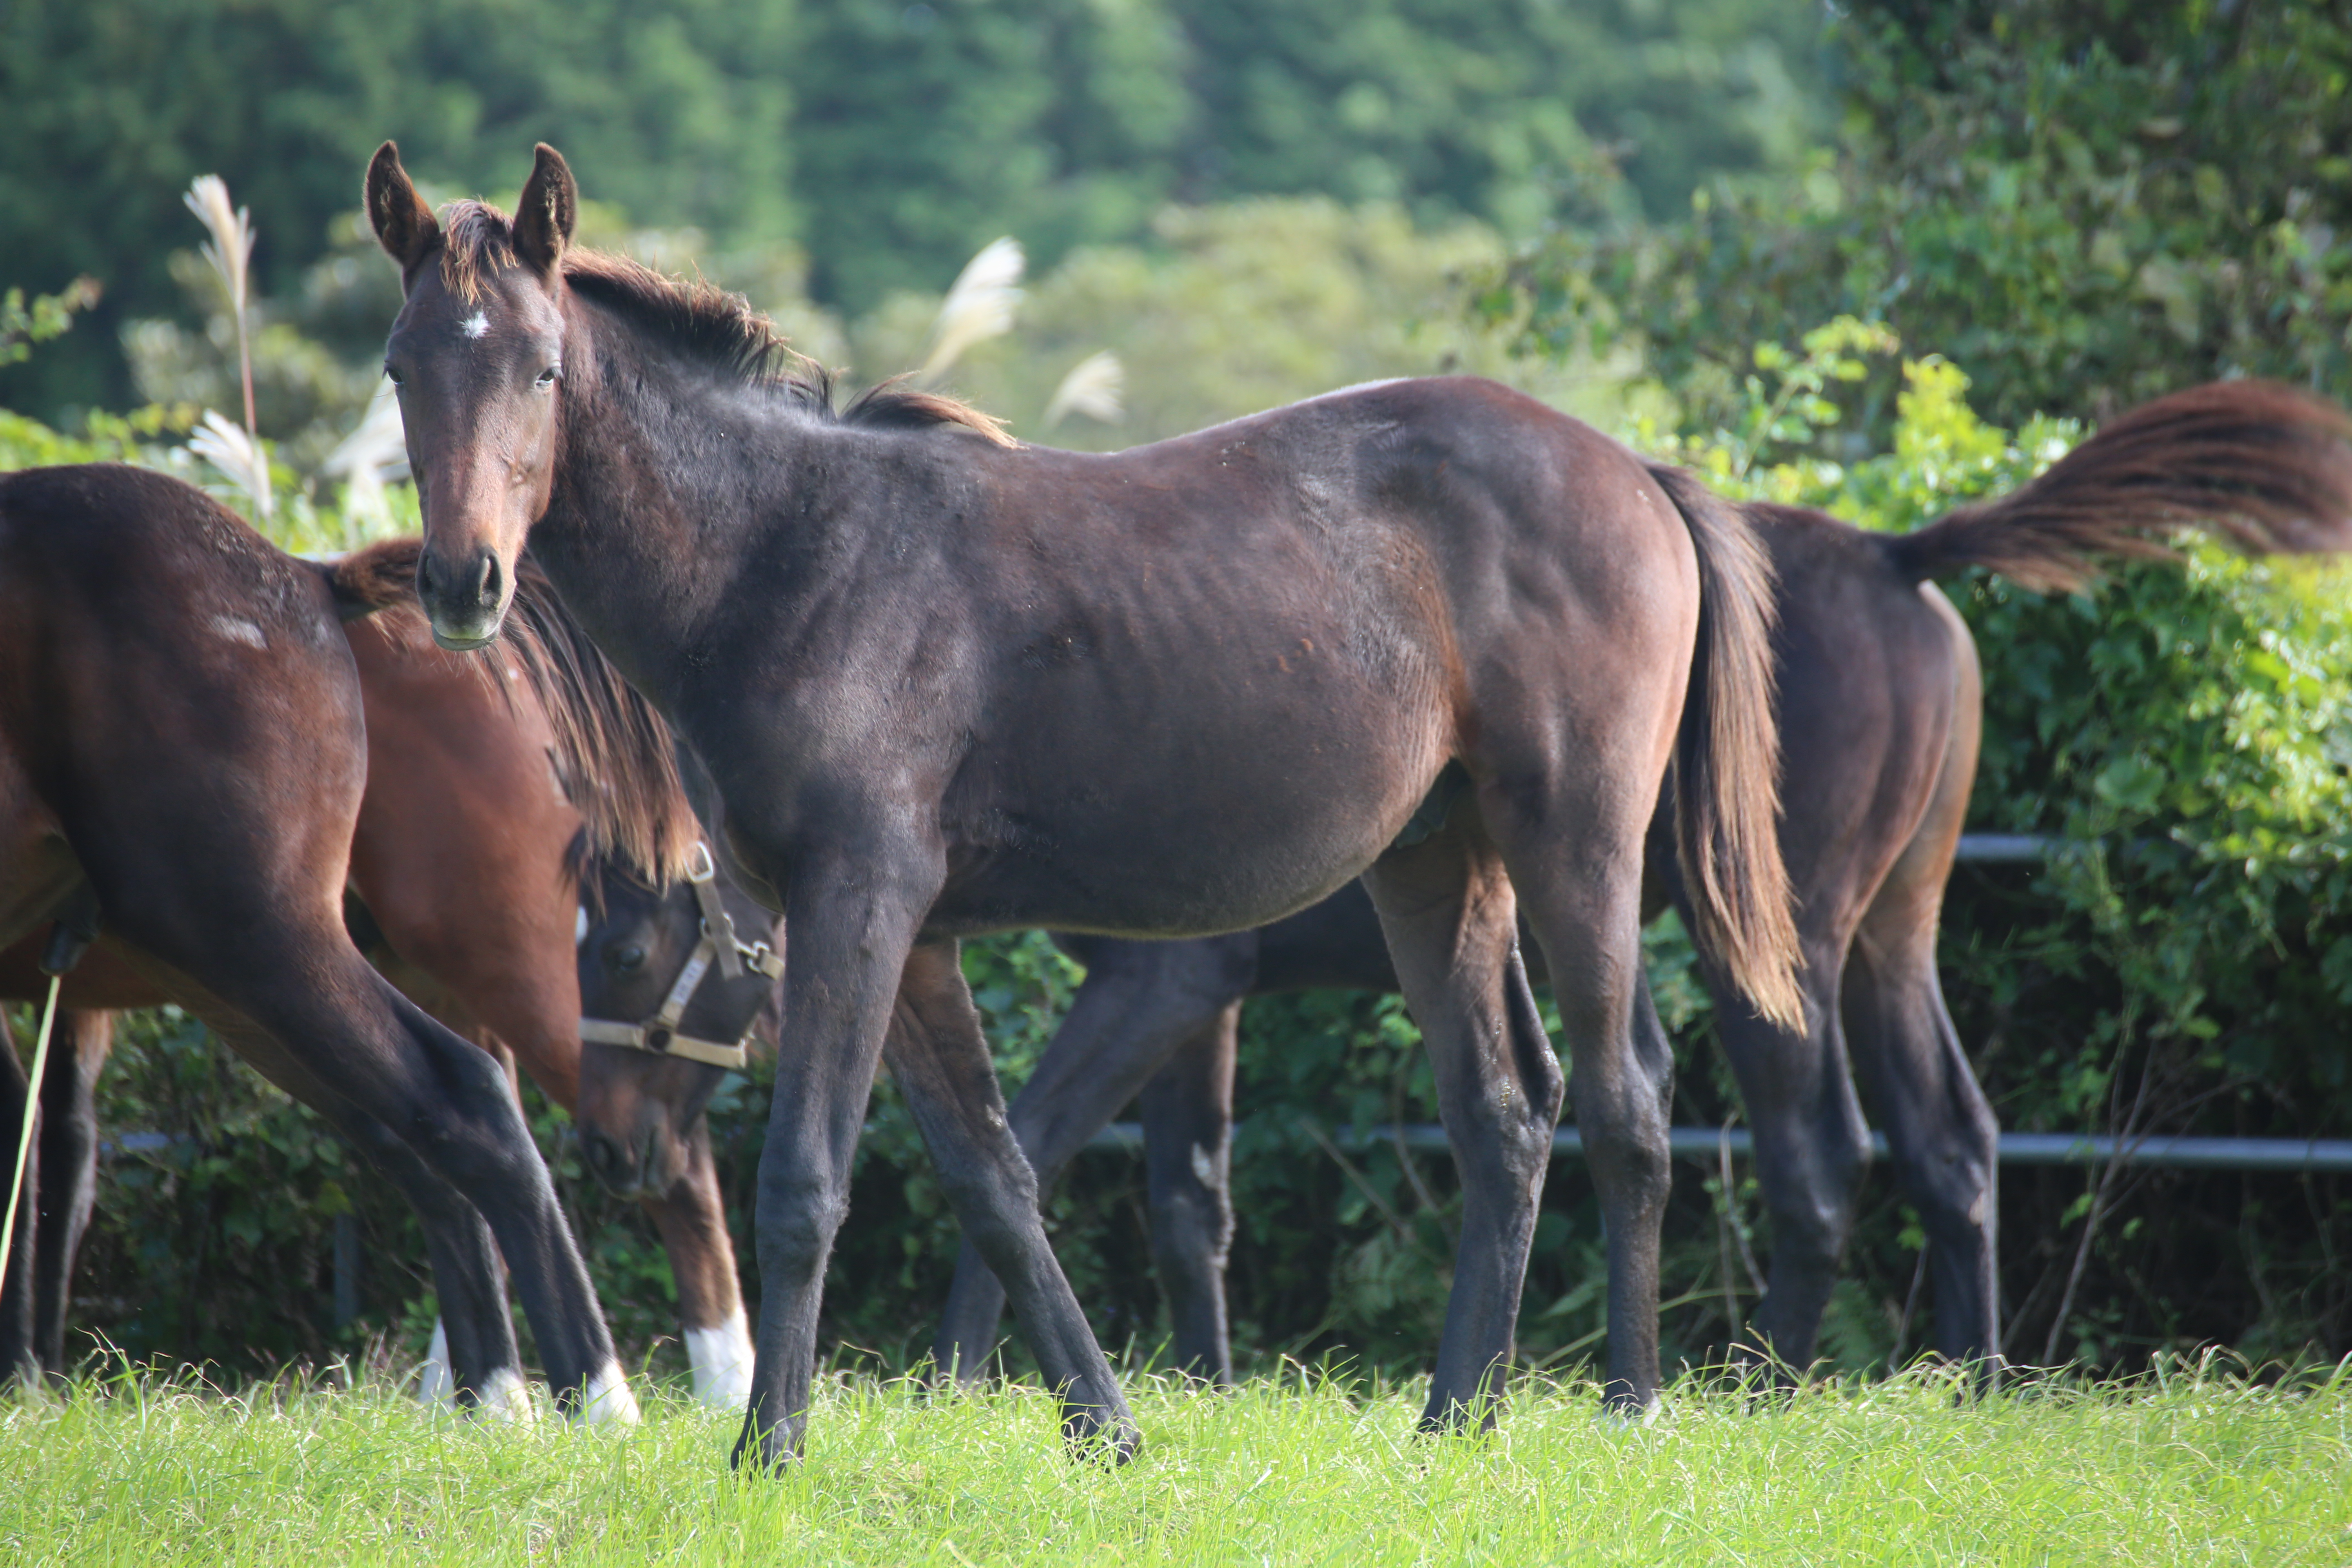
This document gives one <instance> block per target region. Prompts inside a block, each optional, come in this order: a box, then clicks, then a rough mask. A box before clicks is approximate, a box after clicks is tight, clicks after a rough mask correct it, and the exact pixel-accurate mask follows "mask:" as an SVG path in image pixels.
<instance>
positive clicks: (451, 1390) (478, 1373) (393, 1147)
mask: <svg viewBox="0 0 2352 1568" xmlns="http://www.w3.org/2000/svg"><path fill="white" fill-rule="evenodd" d="M205 1017H206V1020H207V1021H208V1022H209V1023H211V1024H212V1026H213V1027H214V1029H215V1032H216V1033H218V1034H219V1035H220V1037H222V1039H224V1040H226V1042H227V1043H228V1044H229V1046H230V1047H231V1048H232V1049H234V1050H235V1051H236V1053H237V1055H239V1056H240V1057H243V1058H245V1059H246V1061H247V1062H248V1063H250V1064H251V1065H252V1067H253V1068H254V1069H255V1070H256V1071H257V1072H259V1073H260V1074H261V1075H262V1076H263V1077H264V1078H267V1079H269V1080H270V1081H271V1082H272V1083H275V1084H276V1085H278V1087H279V1088H280V1089H284V1090H286V1092H287V1093H289V1094H290V1095H292V1096H294V1098H295V1099H297V1100H300V1101H301V1102H302V1103H303V1104H305V1105H308V1106H310V1108H311V1109H312V1110H316V1111H318V1112H319V1114H320V1115H321V1116H323V1117H325V1118H326V1120H327V1121H328V1122H329V1124H330V1125H331V1126H332V1127H333V1128H334V1129H335V1131H337V1132H339V1133H341V1135H342V1137H343V1140H344V1141H345V1142H348V1143H350V1144H351V1146H352V1149H353V1150H355V1151H356V1152H358V1154H359V1156H360V1158H361V1159H362V1161H363V1162H364V1163H366V1164H367V1165H368V1166H369V1167H370V1168H371V1169H373V1171H375V1172H376V1173H378V1174H379V1175H381V1176H383V1178H384V1179H385V1180H386V1181H388V1182H390V1183H391V1184H393V1185H394V1187H395V1188H396V1189H398V1190H399V1192H400V1194H401V1195H402V1196H404V1197H405V1198H406V1199H407V1200H408V1202H409V1205H410V1206H411V1207H412V1208H414V1209H415V1211H416V1218H417V1225H418V1227H419V1228H420V1229H421V1230H422V1231H423V1232H424V1234H425V1256H426V1258H427V1260H428V1261H429V1262H430V1264H431V1265H432V1268H433V1288H434V1293H435V1295H436V1297H437V1298H438V1299H439V1301H440V1308H441V1312H440V1321H438V1322H437V1323H436V1325H435V1330H436V1332H435V1351H434V1355H435V1357H436V1359H437V1363H438V1370H437V1372H436V1370H435V1368H434V1367H433V1366H428V1367H427V1368H426V1372H425V1383H424V1385H423V1386H422V1387H421V1388H420V1389H419V1391H418V1392H419V1393H420V1394H421V1395H422V1396H423V1397H425V1399H426V1400H428V1401H431V1402H436V1403H446V1404H450V1405H456V1406H457V1407H458V1408H460V1409H472V1408H479V1409H483V1410H486V1411H488V1412H490V1413H492V1414H499V1415H523V1414H527V1413H528V1411H529V1408H530V1405H529V1398H528V1391H527V1390H526V1389H525V1387H524V1384H523V1380H522V1353H521V1351H520V1348H519V1347H518V1346H517V1344H516V1342H515V1334H514V1320H513V1318H512V1316H511V1315H510V1314H509V1312H508V1310H507V1294H506V1273H505V1270H504V1268H501V1267H500V1264H499V1254H498V1248H497V1247H496V1245H495V1244H494V1243H493V1241H492V1240H491V1237H490V1232H489V1228H488V1226H486V1225H485V1224H484V1223H483V1220H482V1216H481V1214H480V1212H479V1211H478V1210H477V1209H476V1208H475V1206H474V1205H472V1204H470V1203H468V1202H467V1200H466V1198H465V1197H464V1195H463V1194H460V1193H459V1192H458V1191H457V1189H456V1188H455V1187H453V1186H451V1185H450V1184H448V1183H447V1182H446V1181H444V1180H442V1179H441V1177H439V1176H437V1175H436V1174H435V1173H434V1172H433V1170H432V1168H431V1167H430V1166H429V1165H427V1164H426V1163H425V1161H424V1160H423V1159H422V1158H420V1157H419V1156H418V1154H417V1152H416V1151H415V1150H414V1149H412V1148H411V1147H410V1146H409V1145H408V1143H407V1142H405V1141H404V1140H403V1139H402V1138H401V1137H400V1135H399V1134H398V1133H396V1132H394V1131H393V1130H392V1129H391V1128H390V1127H388V1126H386V1125H385V1124H384V1123H383V1121H381V1120H380V1119H379V1118H377V1117H376V1116H374V1115H373V1114H371V1113H370V1112H369V1111H368V1110H364V1109H362V1107H360V1106H359V1105H357V1104H354V1103H353V1102H352V1100H349V1099H348V1098H346V1097H345V1096H343V1095H342V1094H341V1093H338V1092H337V1091H336V1090H335V1089H331V1088H330V1087H329V1086H328V1085H327V1083H326V1082H325V1081H324V1080H323V1079H321V1078H320V1076H319V1075H318V1074H317V1073H315V1072H314V1071H312V1070H311V1068H310V1065H309V1064H308V1063H307V1061H306V1060H305V1059H304V1058H302V1057H299V1056H297V1055H296V1054H295V1053H293V1052H290V1051H288V1050H287V1049H285V1048H284V1047H281V1046H280V1045H279V1044H278V1041H276V1040H275V1039H273V1038H271V1037H269V1036H268V1035H267V1034H266V1033H264V1032H263V1031H261V1030H260V1029H258V1028H257V1027H255V1026H254V1025H253V1024H252V1023H251V1022H250V1021H248V1020H247V1019H245V1018H243V1017H241V1016H235V1015H232V1014H229V1013H226V1012H225V1011H223V1010H221V1009H218V1008H214V1007H209V1006H207V1007H206V1008H205ZM493 1070H495V1069H493Z"/></svg>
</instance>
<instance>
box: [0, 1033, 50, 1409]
mask: <svg viewBox="0 0 2352 1568" xmlns="http://www.w3.org/2000/svg"><path fill="white" fill-rule="evenodd" d="M30 1091H31V1085H30V1084H28V1083H27V1082H26V1077H25V1064H24V1063H23V1062H21V1061H19V1060H18V1059H17V1058H16V1044H15V1042H14V1041H13V1040H11V1039H10V1038H9V1036H8V1024H7V1020H6V1019H5V1018H0V1150H5V1159H6V1161H7V1163H6V1165H5V1166H0V1182H5V1181H6V1180H8V1179H9V1177H10V1176H11V1175H13V1173H15V1171H16V1140H17V1138H18V1137H19V1135H20V1134H21V1131H22V1129H23V1127H24V1122H25V1113H26V1100H27V1098H28V1096H29V1094H30ZM40 1175H41V1172H40V1147H39V1144H38V1142H36V1143H35V1145H34V1147H33V1149H32V1150H31V1151H30V1152H29V1153H28V1154H27V1156H26V1164H25V1192H24V1195H23V1197H21V1198H20V1199H19V1200H18V1201H17V1205H16V1232H15V1235H14V1236H13V1237H11V1238H10V1240H9V1244H8V1255H7V1257H5V1258H0V1384H8V1383H13V1382H15V1381H16V1380H17V1379H19V1378H22V1379H23V1380H24V1381H26V1383H31V1382H34V1381H36V1380H37V1378H38V1377H39V1376H40V1373H41V1365H40V1358H39V1356H38V1355H37V1353H36V1346H35V1343H34V1340H33V1257H34V1249H35V1247H36V1245H37V1241H36V1237H37V1233H38V1231H39V1229H40V1201H39V1200H40ZM0 1191H5V1188H0ZM6 1201H7V1200H6V1199H5V1198H0V1203H5V1202H6Z"/></svg>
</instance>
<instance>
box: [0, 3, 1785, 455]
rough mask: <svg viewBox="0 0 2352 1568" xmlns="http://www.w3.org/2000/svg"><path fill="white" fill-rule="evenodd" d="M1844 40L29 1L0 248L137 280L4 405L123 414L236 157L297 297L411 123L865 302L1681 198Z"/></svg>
mask: <svg viewBox="0 0 2352 1568" xmlns="http://www.w3.org/2000/svg"><path fill="white" fill-rule="evenodd" d="M1816 30H1817V29H1816V26H1815V24H1814V22H1813V20H1812V18H1811V16H1810V14H1809V13H1808V12H1807V10H1806V8H1804V7H1801V6H1796V5H1788V4H1786V3H1785V0H1706V4H1704V5H1683V6H1677V7H1676V8H1675V11H1674V13H1673V15H1672V16H1669V15H1668V14H1667V13H1665V12H1664V11H1663V10H1662V9H1660V8H1659V7H1657V6H1655V5H1652V4H1644V3H1643V0H1611V3H1610V4H1607V5H1600V6H1592V5H1579V6H1563V5H1540V4H1532V3H1515V4H1512V5H1506V6H1496V5H1484V4H1472V3H1470V0H1402V3H1398V0H1384V3H1383V4H1381V5H1379V6H1377V7H1376V8H1375V9H1374V10H1373V11H1372V12H1370V13H1369V14H1368V13H1366V12H1365V11H1364V10H1363V9H1362V7H1360V6H1354V7H1349V6H1342V5H1336V4H1333V3H1332V0H1286V4H1284V5H1279V6H1274V7H1266V6H1263V5H1261V6H1242V5H1231V4H1228V3H1225V0H1120V3H1117V4H1106V3H1097V0H1047V3H1045V4H1014V3H1013V0H938V3H936V4H933V3H929V0H925V3H921V4H915V5H900V4H880V3H877V0H683V3H680V4H672V5H662V6H658V7H646V6H641V5H626V4H621V3H618V0H589V3H586V4H565V5H556V4H553V3H552V0H495V3H493V0H420V3H419V4H415V5H404V6H399V7H394V8H392V9H389V10H387V9H386V8H384V7H383V6H380V5H363V4H361V3H360V0H246V3H243V4H239V5H235V6H231V7H227V8H226V9H224V8H222V7H220V6H218V5H211V4H206V3H204V0H20V3H18V4H16V5H11V6H10V7H8V8H7V9H6V10H5V12H0V142H5V145H6V146H7V147H8V148H9V149H10V155H9V158H8V160H7V163H6V164H5V167H0V256H5V257H6V258H8V262H7V265H8V268H9V270H10V271H11V273H13V274H15V275H16V276H18V277H20V278H22V279H24V280H25V281H26V282H27V283H28V284H30V285H32V286H34V287H37V288H44V289H52V288H57V287H58V286H60V285H62V284H63V283H64V282H65V281H66V280H67V279H69V278H72V277H74V276H77V275H79V274H85V273H86V274H89V275H90V276H93V277H96V278H97V279H100V281H102V282H103V283H104V284H105V285H106V287H107V290H108V295H107V301H106V303H105V305H104V306H103V307H102V308H101V311H100V315H101V330H100V332H98V333H96V334H93V335H92V341H88V342H82V343H79V344H75V345H72V346H71V347H70V348H69V349H68V351H67V352H65V353H60V354H58V355H57V356H54V357H52V358H49V359H47V360H46V361H43V362H40V363H35V364H34V365H31V366H29V367H26V369H25V370H23V371H19V372H16V373H12V374H9V375H8V376H6V377H5V379H0V404H5V405H12V406H16V407H20V408H26V409H27V410H30V411H32V412H36V413H39V414H41V415H43V416H47V417H49V418H52V419H56V418H58V417H61V416H62V415H61V411H62V410H63V409H64V408H66V407H67V406H68V405H71V406H83V407H86V406H99V407H113V406H121V405H123V404H124V403H126V402H128V401H129V400H130V397H131V385H130V384H129V381H128V379H127V378H126V377H125V375H124V374H122V372H121V367H120V365H119V364H118V363H115V362H114V360H113V358H112V355H111V353H110V347H109V341H110V339H111V338H112V337H113V336H114V334H115V333H116V331H118V330H119V329H120V328H121V326H122V325H123V324H124V323H125V322H127V321H133V320H142V319H149V318H154V317H160V316H164V315H167V314H170V313H173V312H174V311H175V310H177V308H178V305H179V299H178V292H177V290H176V289H175V288H174V287H173V281H172V278H171V274H170V258H171V253H172V252H173V250H174V249H176V248H178V247H180V246H181V245H182V244H183V243H184V241H183V239H182V235H183V232H184V229H183V226H184V214H183V213H182V212H181V210H180V205H179V194H180V192H181V191H182V190H184V189H185V188H186V186H187V184H188V181H189V179H190V178H191V177H192V176H194V175H196V174H205V173H208V172H209V173H217V174H221V175H223V176H224V177H226V179H227V181H228V182H229V184H230V186H231V188H232V189H233V190H234V191H235V192H236V195H237V197H238V199H239V200H240V201H243V202H247V203H249V204H250V205H251V206H252V209H253V211H254V213H255V214H256V216H257V217H258V218H259V219H260V220H261V223H262V226H263V229H264V230H265V233H264V236H263V238H262V242H261V246H260V249H259V252H258V254H257V257H256V266H257V277H258V279H259V280H260V282H261V285H262V291H263V292H265V293H268V294H271V295H276V296H281V297H282V296H286V295H289V294H290V293H292V292H293V291H294V290H295V289H296V287H297V285H298V283H299V280H300V279H301V278H302V276H303V273H304V269H305V268H308V267H309V266H310V264H311V263H312V262H314V261H315V260H317V259H319V258H320V255H321V253H322V251H324V250H326V249H327V248H329V247H330V246H331V243H333V242H332V241H331V238H330V236H331V230H332V229H333V228H334V226H336V224H337V223H338V220H339V218H340V216H341V214H343V213H344V212H346V211H347V210H348V209H349V208H350V207H351V206H352V204H353V202H354V200H355V198H356V196H357V194H358V186H359V179H360V172H361V170H362V168H363V166H364V164H365V162H366V159H367V157H368V155H369V154H370V153H372V152H373V149H374V147H375V145H376V144H377V142H380V141H382V140H383V139H384V138H386V137H392V138H395V139H397V140H398V141H399V142H400V144H401V148H402V152H403V155H404V158H405V160H406V162H407V163H408V166H409V167H410V168H411V169H412V170H414V171H415V173H416V174H418V175H419V176H420V177H422V178H424V179H425V180H426V181H427V182H429V183H430V184H432V185H433V186H434V188H435V189H436V191H437V192H438V193H439V194H441V195H487V196H488V197H489V198H490V199H492V200H495V201H499V202H501V203H509V202H511V201H512V200H513V199H514V195H515V193H516V192H517V191H518V190H520V186H521V182H522V179H523V176H524V175H525V174H526V173H527V172H528V171H529V168H530V145H531V143H532V142H533V141H534V140H542V139H543V140H546V141H550V142H554V143H556V144H557V145H559V146H561V147H562V149H563V151H564V152H565V153H566V154H567V155H568V156H569V157H571V158H572V161H573V163H574V164H575V165H576V167H577V168H578V169H579V171H580V173H581V175H582V177H583V180H584V181H585V182H586V186H587V189H588V192H589V194H590V195H592V196H594V197H596V198H598V199H600V200H604V201H607V202H611V203H614V204H616V205H618V206H619V207H620V208H621V209H623V210H625V212H626V213H628V214H629V215H630V216H631V217H632V218H633V219H634V221H635V222H636V223H639V224H646V225H656V226H662V227H666V228H683V227H693V228H697V229H698V230H700V231H701V232H702V233H703V234H704V235H706V236H708V237H709V243H710V245H711V246H712V247H713V248H714V249H716V250H718V251H720V252H726V253H740V252H744V251H747V250H757V249H763V248H772V247H777V246H779V245H780V244H782V242H785V241H788V240H797V241H798V242H799V243H800V244H801V245H802V246H803V247H805V250H806V254H807V256H808V258H809V259H810V263H811V267H810V278H811V280H812V283H813V286H814V290H815V293H816V295H817V297H818V298H819V299H821V300H824V302H825V303H826V304H827V305H828V306H829V307H831V308H833V309H835V310H839V311H841V312H843V313H845V314H846V315H849V316H858V315H863V314H865V313H866V311H868V310H872V309H873V308H875V307H876V306H877V305H878V304H879V303H881V302H882V301H883V300H885V299H887V297H888V296H889V295H890V294H891V293H892V292H893V291H895V290H898V289H921V288H925V287H929V286H934V285H935V283H936V280H938V279H942V278H945V277H948V276H950V275H951V274H952V272H953V270H954V268H955V267H956V266H957V265H958V264H959V263H960V262H961V260H962V259H963V258H965V257H966V256H969V255H971V253H972V252H973V251H974V250H976V249H977V248H978V247H980V246H982V244H984V243H986V242H987V241H988V240H990V239H992V238H993V237H996V236H997V235H999V234H1003V233H1007V232H1010V233H1013V234H1016V235H1019V236H1020V237H1022V238H1023V239H1024V241H1026V242H1027V243H1028V244H1029V245H1030V247H1032V249H1033V251H1034V253H1035V254H1036V255H1037V256H1038V257H1039V258H1040V259H1042V260H1045V261H1051V260H1053V259H1055V258H1057V257H1059V256H1060V255H1061V254H1062V253H1063V252H1064V251H1065V250H1066V249H1068V248H1069V247H1074V246H1077V245H1081V244H1103V243H1111V242H1122V241H1134V240H1139V239H1141V238H1143V237H1145V235H1146V233H1147V230H1148V226H1149V224H1150V219H1151V217H1152V215H1153V214H1154V213H1156V212H1157V211H1158V210H1159V209H1160V207H1161V206H1162V205H1166V204H1167V203H1169V202H1171V201H1182V202H1189V203H1195V204H1197V203H1203V202H1210V201H1223V200H1230V199H1234V198H1236V197H1241V196H1247V195H1258V194H1291V195H1300V194H1328V195H1336V196H1338V197H1339V198H1340V199H1342V200H1344V201H1347V202H1349V203H1350V204H1356V203H1361V202H1367V201H1375V200H1377V201H1391V202H1396V203H1401V204H1402V205H1404V206H1406V207H1407V208H1408V210H1410V211H1411V212H1412V213H1413V215H1414V216H1415V217H1416V219H1417V220H1419V221H1422V222H1424V223H1432V224H1438V223H1444V222H1447V221H1451V220H1454V219H1456V218H1460V217H1465V216H1470V217H1477V218H1482V219H1484V220H1486V221H1487V222H1490V223H1494V224H1498V225H1500V226H1503V227H1505V228H1506V229H1507V230H1509V231H1510V232H1512V233H1513V234H1525V233H1528V232H1532V231H1533V230H1534V229H1535V228H1536V227H1537V226H1539V225H1540V224H1541V223H1542V222H1544V221H1545V220H1546V219H1548V218H1549V217H1550V216H1553V215H1554V214H1555V213H1557V212H1559V211H1562V210H1570V209H1578V208H1581V207H1585V206H1591V205H1601V206H1609V205H1614V206H1617V207H1631V206H1634V205H1647V206H1649V207H1651V208H1653V209H1655V210H1671V209H1672V208H1673V207H1675V206H1676V205H1679V203H1680V202H1681V201H1682V199H1683V197H1684V195H1685V193H1686V192H1687V191H1688V189H1689V188H1690V186H1691V185H1692V184H1694V183H1695V182H1696V181H1697V180H1699V179H1700V178H1703V177H1704V176H1705V175H1706V174H1707V173H1708V172H1709V171H1712V170H1716V169H1758V168H1779V167H1785V166H1788V165H1789V164H1790V163H1792V161H1793V160H1794V159H1795V158H1796V157H1797V155H1798V154H1799V153H1801V150H1802V148H1803V146H1805V145H1806V144H1808V143H1810V142H1811V141H1812V140H1813V139H1814V137H1815V135H1816V133H1817V131H1818V125H1817V120H1818V115H1817V111H1815V110H1813V109H1812V108H1811V93H1810V92H1809V90H1808V89H1809V88H1810V87H1811V83H1812V80H1813V78H1814V76H1815V74H1816V73H1815V66H1814V49H1813V47H1812V38H1813V37H1814V34H1815V32H1816ZM1618 163H1622V165H1623V168H1624V170H1625V171H1626V173H1625V174H1623V175H1621V174H1619V173H1618V172H1617V167H1616V165H1617V164H1618ZM1628 179H1630V181H1631V183H1630V184H1628V183H1627V182H1628ZM1569 192H1573V193H1574V194H1573V195H1572V196H1568V197H1564V195H1563V193H1569ZM382 330H383V321H377V322H376V323H375V331H377V333H378V334H379V335H380V334H381V332H382Z"/></svg>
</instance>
